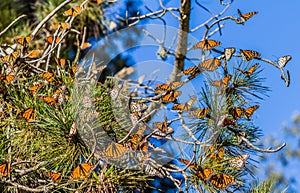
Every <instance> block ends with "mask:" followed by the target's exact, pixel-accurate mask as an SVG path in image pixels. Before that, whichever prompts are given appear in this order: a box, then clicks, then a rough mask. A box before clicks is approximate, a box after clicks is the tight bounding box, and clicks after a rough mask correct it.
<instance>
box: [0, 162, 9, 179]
mask: <svg viewBox="0 0 300 193" xmlns="http://www.w3.org/2000/svg"><path fill="white" fill-rule="evenodd" d="M10 170H11V165H10V164H8V163H3V164H1V165H0V177H8V176H9V172H10Z"/></svg>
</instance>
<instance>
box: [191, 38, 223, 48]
mask: <svg viewBox="0 0 300 193" xmlns="http://www.w3.org/2000/svg"><path fill="white" fill-rule="evenodd" d="M220 45H221V42H219V41H216V40H207V39H206V40H202V41H200V42H198V43H196V44H195V45H193V47H192V49H196V48H200V49H202V50H211V49H213V48H214V47H216V46H220Z"/></svg>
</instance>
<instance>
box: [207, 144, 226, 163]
mask: <svg viewBox="0 0 300 193" xmlns="http://www.w3.org/2000/svg"><path fill="white" fill-rule="evenodd" d="M224 153H225V148H224V147H221V148H219V149H218V150H216V148H215V146H210V147H209V154H210V156H209V157H210V158H211V159H213V160H214V161H220V160H222V159H223V156H224Z"/></svg>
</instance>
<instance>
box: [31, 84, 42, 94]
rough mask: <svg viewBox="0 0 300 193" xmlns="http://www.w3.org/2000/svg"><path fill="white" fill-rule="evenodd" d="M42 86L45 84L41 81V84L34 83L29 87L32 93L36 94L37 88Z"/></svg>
mask: <svg viewBox="0 0 300 193" xmlns="http://www.w3.org/2000/svg"><path fill="white" fill-rule="evenodd" d="M42 86H43V84H42V83H39V84H36V85H33V86H31V87H29V89H28V90H29V91H30V92H31V94H36V92H37V90H38V89H39V88H41V87H42Z"/></svg>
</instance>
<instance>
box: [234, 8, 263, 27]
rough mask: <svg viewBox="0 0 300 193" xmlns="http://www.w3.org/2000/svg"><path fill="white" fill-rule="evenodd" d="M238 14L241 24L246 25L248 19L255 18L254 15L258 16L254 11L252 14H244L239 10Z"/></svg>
mask: <svg viewBox="0 0 300 193" xmlns="http://www.w3.org/2000/svg"><path fill="white" fill-rule="evenodd" d="M238 14H239V16H240V19H241V21H240V22H241V23H242V24H244V23H245V22H246V21H247V20H248V19H250V18H251V17H253V16H254V15H256V14H258V12H257V11H252V12H249V13H244V14H242V12H241V11H240V10H239V9H238Z"/></svg>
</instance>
